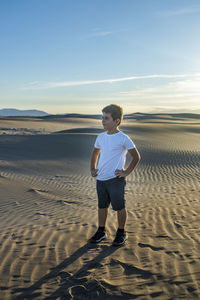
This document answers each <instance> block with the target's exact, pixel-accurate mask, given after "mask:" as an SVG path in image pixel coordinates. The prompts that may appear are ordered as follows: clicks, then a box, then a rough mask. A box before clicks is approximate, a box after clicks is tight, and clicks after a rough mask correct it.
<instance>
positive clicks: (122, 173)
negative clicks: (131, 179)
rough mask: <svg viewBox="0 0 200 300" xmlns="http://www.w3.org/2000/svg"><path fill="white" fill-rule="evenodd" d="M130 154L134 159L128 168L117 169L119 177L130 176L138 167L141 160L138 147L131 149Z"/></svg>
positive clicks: (116, 172)
mask: <svg viewBox="0 0 200 300" xmlns="http://www.w3.org/2000/svg"><path fill="white" fill-rule="evenodd" d="M128 152H129V154H130V155H131V156H132V160H131V162H130V164H129V166H128V168H127V169H126V170H116V171H115V174H116V176H118V177H125V176H128V175H129V174H130V173H131V172H132V171H133V170H134V169H135V167H136V165H137V163H138V162H139V161H140V159H141V157H140V153H139V152H138V150H137V149H136V148H133V149H129V150H128Z"/></svg>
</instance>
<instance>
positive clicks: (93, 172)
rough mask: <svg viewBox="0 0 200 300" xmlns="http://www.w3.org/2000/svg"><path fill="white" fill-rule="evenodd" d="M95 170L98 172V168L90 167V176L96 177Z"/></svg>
mask: <svg viewBox="0 0 200 300" xmlns="http://www.w3.org/2000/svg"><path fill="white" fill-rule="evenodd" d="M97 172H98V169H92V170H91V175H92V177H96V176H97Z"/></svg>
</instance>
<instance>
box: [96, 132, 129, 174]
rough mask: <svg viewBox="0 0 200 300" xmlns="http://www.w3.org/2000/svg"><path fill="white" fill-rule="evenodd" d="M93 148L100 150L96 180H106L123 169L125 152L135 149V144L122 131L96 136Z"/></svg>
mask: <svg viewBox="0 0 200 300" xmlns="http://www.w3.org/2000/svg"><path fill="white" fill-rule="evenodd" d="M94 147H95V148H100V149H101V151H100V157H99V160H98V165H97V169H98V172H97V176H96V179H98V180H108V179H111V178H114V177H116V175H115V170H117V169H118V170H122V169H123V167H124V165H125V162H126V154H127V150H129V149H133V148H135V144H134V143H133V141H132V140H131V139H130V137H129V136H128V135H126V134H125V133H123V132H122V131H119V132H117V133H114V134H108V133H107V131H105V132H102V133H100V134H99V135H98V136H97V138H96V141H95V144H94Z"/></svg>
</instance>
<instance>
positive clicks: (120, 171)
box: [115, 170, 127, 178]
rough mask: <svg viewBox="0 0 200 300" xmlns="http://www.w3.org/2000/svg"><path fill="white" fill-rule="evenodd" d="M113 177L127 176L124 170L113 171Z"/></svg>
mask: <svg viewBox="0 0 200 300" xmlns="http://www.w3.org/2000/svg"><path fill="white" fill-rule="evenodd" d="M115 175H116V176H117V177H119V178H120V177H126V176H127V174H126V171H124V170H115Z"/></svg>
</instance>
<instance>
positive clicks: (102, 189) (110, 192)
mask: <svg viewBox="0 0 200 300" xmlns="http://www.w3.org/2000/svg"><path fill="white" fill-rule="evenodd" d="M125 185H126V179H125V177H120V178H119V177H114V178H111V179H108V180H104V181H102V180H97V181H96V189H97V195H98V208H107V207H109V205H110V203H111V204H112V208H113V210H121V209H123V208H125V201H126V200H125V199H124V190H125Z"/></svg>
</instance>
